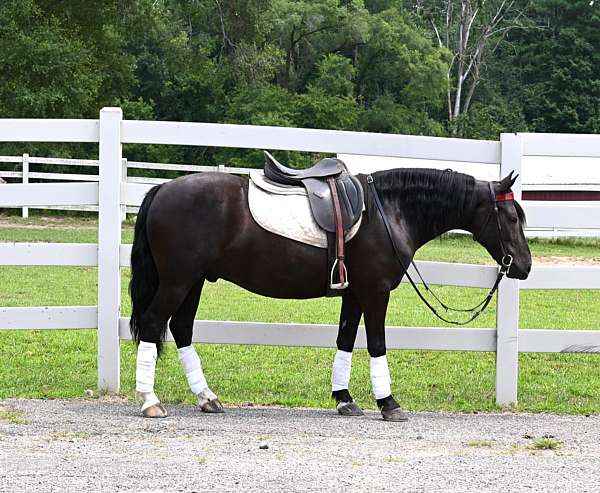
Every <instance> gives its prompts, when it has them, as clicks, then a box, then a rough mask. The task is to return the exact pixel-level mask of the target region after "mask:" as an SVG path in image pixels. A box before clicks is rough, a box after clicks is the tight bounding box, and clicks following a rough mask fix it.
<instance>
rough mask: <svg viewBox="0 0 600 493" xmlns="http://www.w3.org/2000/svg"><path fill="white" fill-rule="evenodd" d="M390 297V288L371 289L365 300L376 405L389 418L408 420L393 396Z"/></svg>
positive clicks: (366, 325) (366, 326)
mask: <svg viewBox="0 0 600 493" xmlns="http://www.w3.org/2000/svg"><path fill="white" fill-rule="evenodd" d="M389 299H390V293H389V291H384V292H379V293H372V294H371V296H370V297H369V299H368V300H366V301H365V302H364V303H363V309H364V312H365V328H366V331H367V349H368V351H369V356H370V357H371V360H370V369H371V386H372V388H373V394H375V399H376V400H377V406H378V407H379V409H380V410H381V415H382V416H383V419H384V420H386V421H407V419H408V418H407V416H406V414H404V412H402V409H400V405H399V404H398V403H397V402H396V400H395V399H394V397H393V396H392V389H391V378H390V369H389V367H388V362H387V356H386V347H385V314H386V312H387V306H388V302H389Z"/></svg>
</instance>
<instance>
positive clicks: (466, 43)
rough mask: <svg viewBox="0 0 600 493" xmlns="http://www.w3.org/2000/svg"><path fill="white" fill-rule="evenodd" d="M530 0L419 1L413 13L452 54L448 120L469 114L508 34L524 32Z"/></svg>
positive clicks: (448, 77) (448, 93)
mask: <svg viewBox="0 0 600 493" xmlns="http://www.w3.org/2000/svg"><path fill="white" fill-rule="evenodd" d="M528 6H529V0H417V1H416V2H415V5H414V9H415V11H416V13H417V15H419V16H420V17H421V18H422V19H423V20H424V21H425V23H426V24H428V25H429V26H430V28H431V29H432V31H433V33H434V34H435V39H436V42H437V44H438V46H439V47H440V48H442V47H443V48H446V49H448V50H449V51H450V52H451V53H452V59H451V61H450V65H449V68H448V71H447V74H446V80H447V90H446V98H447V107H448V120H449V121H450V122H451V121H452V120H453V119H455V118H457V117H458V116H459V115H461V114H462V113H466V112H468V111H469V107H470V105H471V102H472V100H473V96H474V94H475V90H476V89H477V87H478V85H479V84H480V82H481V80H482V77H483V73H484V68H485V65H486V63H487V62H488V60H489V59H490V58H491V57H492V56H493V54H494V53H495V51H496V50H497V49H498V47H499V46H500V44H501V43H502V41H503V40H504V39H505V37H506V36H507V34H508V33H509V32H510V31H512V30H514V29H517V28H524V27H525V26H526V22H527V20H528V17H527V8H528Z"/></svg>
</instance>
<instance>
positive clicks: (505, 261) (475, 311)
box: [367, 175, 513, 325]
mask: <svg viewBox="0 0 600 493" xmlns="http://www.w3.org/2000/svg"><path fill="white" fill-rule="evenodd" d="M367 183H368V184H369V186H370V188H371V192H372V193H373V197H374V198H375V204H376V205H377V209H378V210H379V214H380V215H381V219H382V220H383V224H384V226H385V229H386V231H387V234H388V237H389V239H390V242H391V243H392V247H393V249H394V253H395V255H396V260H398V263H399V264H400V266H401V267H402V269H403V270H404V273H405V274H406V277H407V278H408V280H409V282H410V284H411V285H412V287H413V289H414V290H415V291H416V293H417V295H418V296H419V298H421V301H423V303H425V305H426V306H427V308H429V310H431V312H432V313H433V314H434V315H435V316H436V317H437V318H439V319H440V320H442V321H444V322H446V323H449V324H454V325H466V324H468V323H469V322H472V321H473V320H475V319H476V318H477V317H479V315H481V314H482V313H483V311H484V310H485V309H486V308H487V306H488V305H489V304H490V301H492V298H493V296H494V293H495V292H496V291H497V289H498V286H499V285H500V281H501V280H502V278H503V277H504V276H505V274H506V273H507V272H508V270H509V269H510V266H511V265H512V262H513V257H512V255H510V254H508V253H506V248H505V246H504V240H503V239H502V226H501V224H500V215H499V212H498V202H499V201H504V200H511V199H512V193H510V194H504V195H502V196H497V195H496V194H495V193H494V188H493V187H492V184H491V183H488V185H489V187H490V195H491V199H492V204H493V208H491V209H490V211H489V213H488V215H487V217H486V220H485V222H484V223H483V225H482V227H481V230H483V229H484V228H485V226H486V225H487V223H488V222H489V220H490V216H491V215H492V213H494V216H495V217H496V224H497V226H498V235H499V237H500V248H501V250H502V259H501V261H500V263H501V265H500V270H499V271H498V276H497V277H496V281H495V282H494V285H493V286H492V289H491V290H490V291H489V292H488V294H487V295H486V297H485V298H484V299H483V300H482V301H481V302H480V303H478V304H477V305H475V306H474V307H472V308H466V309H465V308H451V307H449V306H447V305H446V304H444V302H443V301H442V300H440V299H439V298H438V297H437V296H436V295H435V293H434V292H433V291H432V290H431V289H430V288H429V286H428V285H427V283H426V282H425V280H424V279H423V276H421V273H420V272H419V269H418V268H417V265H416V264H415V262H414V260H412V261H411V263H412V265H413V267H414V269H415V271H416V273H417V275H418V276H419V278H420V279H421V282H422V283H423V286H424V287H425V290H426V291H428V292H429V293H431V295H432V296H433V297H434V299H435V300H436V301H437V302H438V303H439V304H440V305H441V306H442V308H444V310H446V311H453V312H462V313H472V315H471V317H470V318H469V319H468V320H466V321H464V322H457V321H455V320H449V319H447V318H445V317H443V316H442V315H440V314H439V313H438V312H437V310H436V309H435V307H433V306H432V305H431V303H429V301H427V299H425V297H424V296H423V294H422V293H421V291H420V290H419V288H418V287H417V285H416V283H415V282H414V281H413V280H412V278H411V277H410V274H409V273H408V268H407V267H406V266H405V265H404V264H403V263H402V260H401V255H400V251H399V249H398V246H397V245H396V242H395V241H394V235H393V234H392V227H391V226H390V223H389V221H388V218H387V216H386V215H385V212H384V210H383V206H382V205H381V200H380V199H379V195H378V194H377V189H376V188H375V183H374V181H373V177H372V176H371V175H367Z"/></svg>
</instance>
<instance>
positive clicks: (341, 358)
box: [331, 349, 352, 392]
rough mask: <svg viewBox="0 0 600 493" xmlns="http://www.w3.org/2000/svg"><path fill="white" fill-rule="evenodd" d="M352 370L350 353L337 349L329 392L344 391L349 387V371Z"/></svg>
mask: <svg viewBox="0 0 600 493" xmlns="http://www.w3.org/2000/svg"><path fill="white" fill-rule="evenodd" d="M351 369H352V353H349V352H347V351H342V350H341V349H338V350H337V352H336V353H335V358H334V360H333V368H332V369H331V390H332V391H334V392H335V391H336V390H344V389H347V388H348V385H350V371H351Z"/></svg>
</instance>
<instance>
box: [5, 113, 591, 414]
mask: <svg viewBox="0 0 600 493" xmlns="http://www.w3.org/2000/svg"><path fill="white" fill-rule="evenodd" d="M0 141H1V142H16V141H21V142H33V141H39V142H98V143H99V144H100V146H99V148H100V160H99V161H96V160H70V159H53V158H36V157H30V156H28V155H23V156H22V157H11V156H0V163H16V164H17V166H18V165H19V164H20V165H21V166H22V171H16V170H14V171H0V176H4V177H7V178H13V179H18V178H21V179H22V180H23V182H24V183H23V184H8V185H1V186H0V207H23V208H25V209H26V208H28V207H85V208H93V209H96V210H99V217H100V221H99V238H100V241H99V243H98V244H64V243H11V242H5V243H0V265H17V266H32V265H46V266H60V265H63V266H66V265H69V266H86V267H87V266H92V267H93V266H98V282H99V286H100V288H99V298H98V305H97V306H81V307H68V306H57V307H54V306H53V307H9V308H0V329H13V330H17V329H77V328H84V329H97V330H98V341H99V342H98V384H99V387H101V388H105V389H108V390H110V391H115V392H116V391H118V390H119V380H120V376H119V340H128V339H130V338H131V336H130V334H129V326H128V325H129V319H128V318H127V317H124V316H122V314H121V311H120V287H121V286H120V284H121V279H120V272H119V271H120V268H122V267H128V266H129V263H130V255H131V245H126V244H121V240H120V222H121V220H122V219H123V217H124V216H123V214H124V210H125V207H128V210H132V209H135V208H136V207H137V206H139V205H140V203H141V201H142V199H143V197H144V195H145V193H146V192H147V191H148V190H149V188H151V187H152V186H153V185H154V184H155V183H162V182H164V181H166V179H164V178H154V179H147V178H143V177H135V176H127V169H144V168H145V169H156V170H164V171H171V172H172V171H175V172H199V171H208V170H212V171H220V172H229V173H237V174H246V173H248V172H249V171H250V170H249V169H246V168H230V167H225V166H219V167H217V168H214V167H207V166H199V165H182V164H169V163H139V162H127V161H125V160H123V159H122V155H121V146H122V144H129V143H136V144H171V145H196V146H198V145H202V146H214V147H241V148H254V149H262V148H266V149H285V150H297V151H307V152H332V153H346V154H367V155H376V156H396V157H407V158H413V159H443V160H447V161H460V162H474V163H482V164H487V165H489V164H497V165H499V166H498V170H499V173H500V174H502V175H505V174H507V173H508V171H510V170H513V171H515V172H517V173H518V172H519V171H520V170H521V160H522V157H523V156H526V155H535V156H576V157H600V148H599V143H600V138H599V137H597V136H590V135H583V136H581V135H579V136H570V135H568V136H565V135H550V136H544V135H538V134H503V135H502V138H501V141H500V142H498V141H469V140H461V139H445V138H433V137H417V136H402V135H385V134H371V133H364V132H342V131H330V130H314V129H294V128H276V127H257V126H248V125H223V124H204V123H177V122H140V121H123V120H122V117H121V112H120V110H118V109H105V110H103V111H102V112H101V116H100V120H0ZM31 164H44V165H45V164H59V165H63V166H87V167H90V168H94V167H95V168H97V170H98V174H89V175H88V174H81V173H77V174H73V173H48V172H40V171H35V172H30V171H29V166H30V165H31ZM91 172H92V173H94V171H92V170H91ZM30 178H31V179H36V180H53V181H64V182H71V181H75V182H80V183H27V182H28V180H29V179H30ZM81 182H84V183H81ZM514 190H515V194H516V196H517V197H520V193H521V184H520V182H517V184H516V185H515V188H514ZM524 208H525V210H526V212H527V215H528V221H529V225H530V227H532V228H570V229H572V230H576V229H584V228H600V214H599V212H600V204H596V203H582V202H579V203H569V204H566V203H561V204H557V203H556V202H552V203H545V202H533V201H526V202H524ZM25 209H24V210H25ZM417 264H418V266H419V269H420V271H421V272H422V274H423V276H424V277H425V279H427V281H428V282H429V283H431V284H439V285H445V286H462V287H470V288H479V289H489V288H490V287H491V286H492V284H493V282H494V280H495V278H496V275H497V272H498V267H497V266H496V265H485V266H481V265H479V266H477V265H466V264H451V263H443V262H424V261H420V262H418V263H417ZM411 270H412V267H411ZM411 274H414V272H411ZM521 289H600V267H595V266H581V267H579V266H577V267H573V266H546V265H544V266H538V265H535V266H534V269H533V271H532V273H531V275H530V277H529V278H528V279H527V280H526V281H523V282H520V283H519V282H518V281H515V280H508V279H507V280H505V281H503V283H502V285H501V288H500V290H499V293H498V305H497V317H498V318H497V323H496V327H493V328H446V327H388V328H387V329H386V333H387V343H388V344H387V345H388V347H389V348H390V349H412V350H450V351H488V352H489V351H491V352H496V355H497V367H496V368H497V378H496V392H497V393H496V399H497V402H498V403H499V404H509V403H511V402H515V401H516V382H517V375H518V364H517V361H518V359H517V356H518V353H519V352H565V353H600V330H553V329H551V328H547V329H535V330H534V329H527V330H523V329H519V321H518V318H519V291H520V290H521ZM599 329H600V327H599ZM337 330H338V329H337V326H336V325H327V324H320V325H319V324H317V325H315V324H310V325H308V324H295V323H262V322H230V321H200V320H199V321H196V322H195V324H194V341H195V342H204V343H223V344H267V345H283V346H313V347H332V346H334V345H335V338H336V335H337ZM169 337H170V336H169ZM357 347H366V340H365V335H364V329H363V328H361V330H360V331H359V335H358V339H357Z"/></svg>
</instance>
